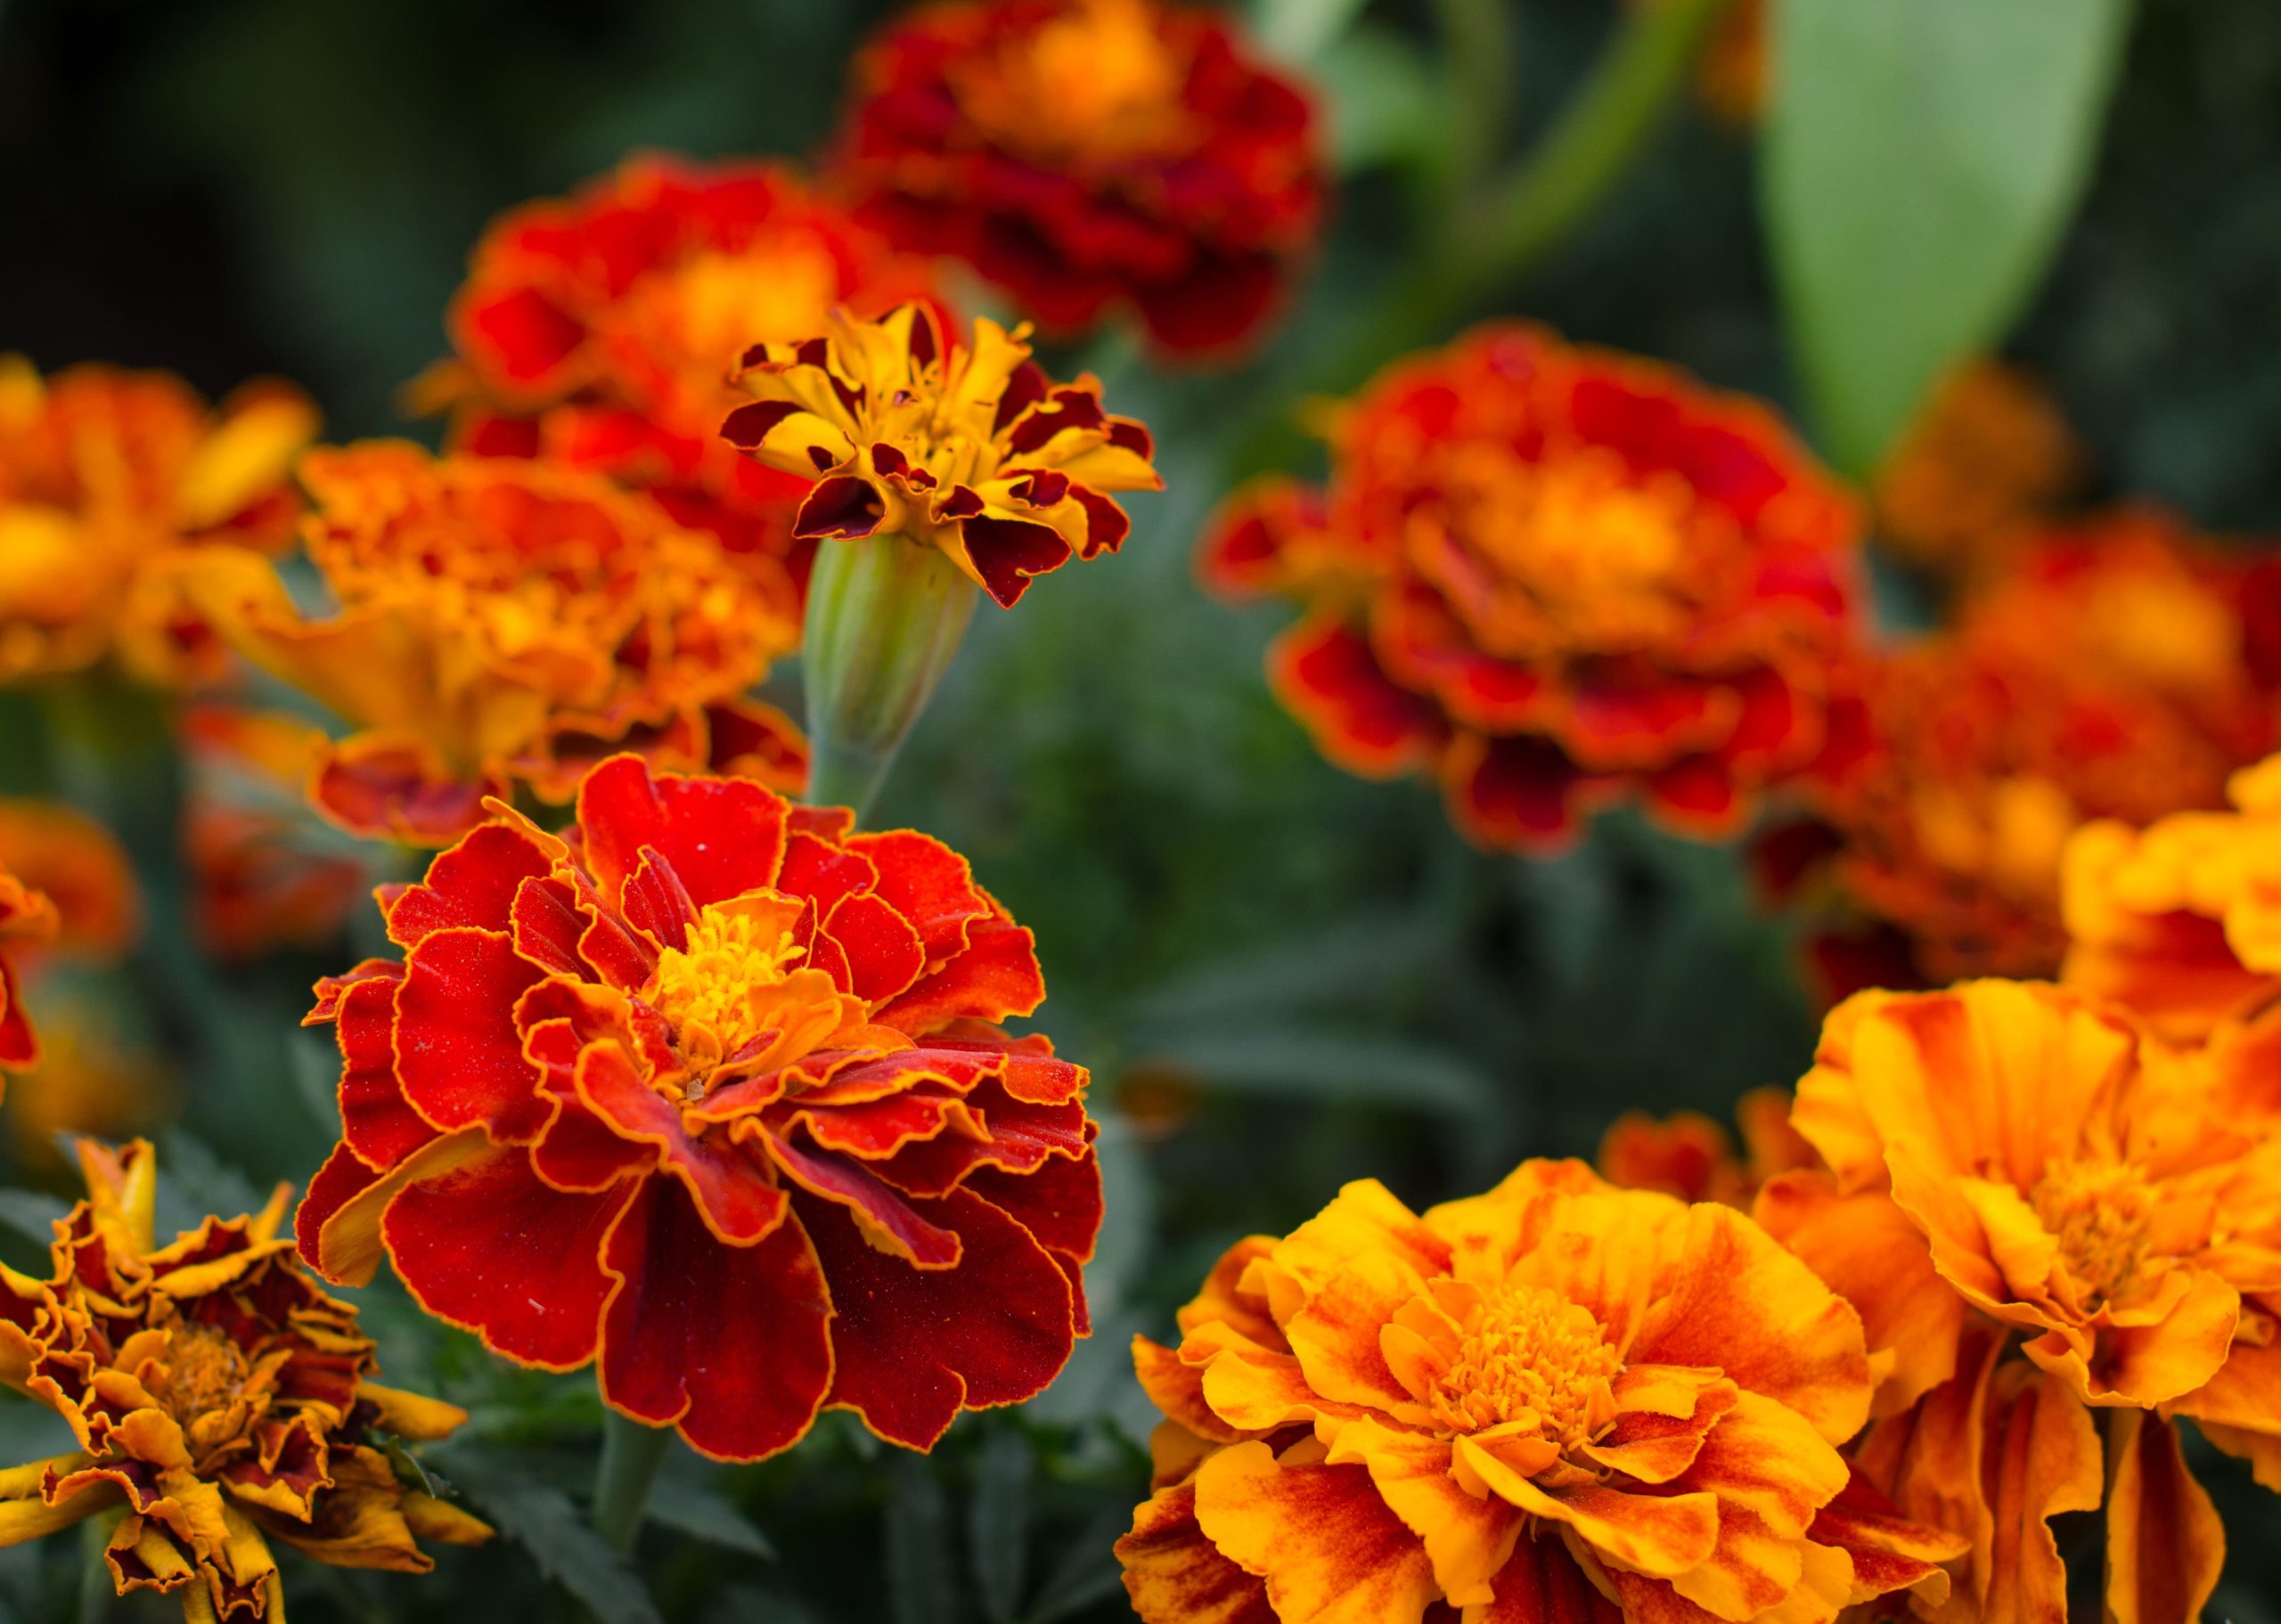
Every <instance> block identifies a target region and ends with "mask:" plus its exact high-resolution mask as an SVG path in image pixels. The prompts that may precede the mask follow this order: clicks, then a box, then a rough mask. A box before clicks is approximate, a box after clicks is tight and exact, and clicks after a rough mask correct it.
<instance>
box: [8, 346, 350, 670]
mask: <svg viewBox="0 0 2281 1624" xmlns="http://www.w3.org/2000/svg"><path fill="white" fill-rule="evenodd" d="M315 434H316V413H315V409H314V408H313V407H311V406H310V404H309V403H308V402H307V399H305V398H304V397H303V396H301V395H300V393H299V392H298V391H297V390H294V389H291V388H287V387H285V386H284V385H282V384H257V385H251V386H249V387H248V388H244V389H241V390H240V391H239V392H238V393H237V394H236V395H234V396H231V397H230V399H228V400H226V401H225V402H224V403H223V404H222V405H221V406H220V407H219V408H218V409H212V408H208V405H207V404H206V403H205V402H204V401H202V400H200V398H199V397H198V396H197V395H196V394H195V393H194V392H192V390H191V389H190V388H189V387H188V386H187V385H185V384H184V383H183V382H182V381H181V380H180V379H176V378H174V377H173V376H171V375H169V374H168V373H164V372H129V371H119V370H117V369H114V368H111V367H104V366H79V367H73V368H70V369H69V370H68V371H62V372H60V373H58V374H56V376H55V377H53V379H48V380H46V381H45V382H43V381H42V379H40V376H39V374H38V373H37V372H36V371H33V370H32V368H31V365H30V363H28V362H26V361H25V360H24V359H23V358H22V357H21V356H17V355H4V356H0V682H4V681H13V680H15V679H19V678H22V677H26V676H38V675H43V674H46V673H54V672H69V671H77V670H80V669H83V668H84V667H86V666H89V665H94V664H95V663H96V662H97V661H98V660H101V659H102V658H104V657H106V656H110V655H113V654H116V655H117V656H119V657H120V658H121V659H122V660H123V661H124V662H125V663H126V664H127V665H128V666H129V667H130V668H131V669H133V670H135V672H136V673H138V674H140V675H143V676H144V677H147V678H150V679H151V680H154V681H180V680H183V679H185V678H192V677H211V676H213V675H214V674H216V673H217V660H218V658H219V657H220V655H221V653H222V650H221V649H219V647H218V646H217V645H216V644H215V642H214V641H213V639H212V638H211V637H210V636H208V634H207V633H206V632H205V630H204V628H202V627H201V626H200V624H198V622H197V619H196V617H195V616H192V615H191V614H190V613H189V612H188V609H187V606H185V605H184V603H183V601H182V600H181V597H180V594H179V593H178V592H176V590H175V589H174V586H173V584H172V582H171V580H170V579H169V577H168V574H167V571H166V569H165V566H166V564H167V563H168V559H170V557H171V556H172V554H173V553H174V552H175V551H176V549H178V548H180V547H183V546H184V545H186V544H190V543H200V542H230V543H237V544H240V545H244V546H249V547H256V548H261V549H266V550H274V549H275V548H276V547H278V546H281V545H282V544H283V543H285V542H287V541H288V540H290V537H291V535H292V526H293V515H294V513H295V511H296V503H295V500H294V497H293V494H292V487H291V486H290V482H289V480H288V478H287V473H288V470H289V469H290V466H291V463H292V460H293V457H294V455H295V454H296V453H298V452H299V451H300V449H301V448H302V447H303V446H304V445H307V444H308V443H309V441H310V440H311V439H313V438H314V437H315Z"/></svg>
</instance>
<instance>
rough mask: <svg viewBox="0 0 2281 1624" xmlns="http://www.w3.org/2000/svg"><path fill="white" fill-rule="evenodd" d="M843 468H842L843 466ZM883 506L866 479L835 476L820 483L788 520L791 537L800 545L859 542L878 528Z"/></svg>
mask: <svg viewBox="0 0 2281 1624" xmlns="http://www.w3.org/2000/svg"><path fill="white" fill-rule="evenodd" d="M843 466H844V465H843ZM886 515H887V504H886V503H885V502H882V501H880V499H879V492H877V491H876V490H874V489H872V488H871V481H870V480H868V479H861V478H858V477H855V476H854V475H852V474H838V475H834V476H833V477H830V478H828V479H820V480H818V481H817V482H816V485H815V488H814V489H813V490H811V491H810V492H809V493H808V494H807V497H806V499H805V500H804V501H803V502H801V503H800V509H799V511H798V512H797V513H796V514H795V515H793V518H792V534H793V535H796V536H798V537H800V538H801V539H802V540H803V541H807V540H813V539H816V538H820V537H830V538H834V539H838V538H841V537H845V538H847V539H850V540H855V539H861V538H862V537H863V536H867V535H871V532H873V531H874V530H877V529H878V528H879V520H880V519H881V518H885V517H886Z"/></svg>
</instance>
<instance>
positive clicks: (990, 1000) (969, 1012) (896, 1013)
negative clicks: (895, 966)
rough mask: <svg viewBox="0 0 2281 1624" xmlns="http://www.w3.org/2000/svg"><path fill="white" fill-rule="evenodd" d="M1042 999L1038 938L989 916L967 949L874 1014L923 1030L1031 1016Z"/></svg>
mask: <svg viewBox="0 0 2281 1624" xmlns="http://www.w3.org/2000/svg"><path fill="white" fill-rule="evenodd" d="M1044 1001H1045V976H1044V975H1043V974H1042V972H1041V971H1040V970H1039V969H1038V965H1037V944H1036V942H1035V939H1034V938H1033V937H1032V936H1031V934H1030V933H1029V932H1028V931H1027V930H1025V929H1024V928H1022V927H1021V926H1018V925H1014V924H1011V923H1010V922H1008V921H1006V920H1003V919H989V920H985V921H983V922H981V923H979V924H977V925H976V926H974V928H973V932H972V934H971V935H970V936H969V945H968V947H967V950H966V951H964V952H963V953H961V954H960V955H959V956H958V957H957V958H955V959H952V960H951V961H950V962H949V963H948V964H946V965H944V967H942V968H941V969H939V970H937V971H936V972H935V973H934V974H933V975H928V976H925V977H923V978H921V979H920V981H919V983H917V984H916V985H914V986H913V987H912V989H911V991H910V992H906V993H904V994H903V996H902V997H901V998H899V999H897V1000H895V1002H893V1003H891V1004H889V1005H887V1008H884V1009H881V1010H879V1012H878V1014H877V1015H876V1016H873V1018H874V1019H875V1020H877V1021H879V1023H880V1024H882V1025H887V1026H895V1027H900V1028H901V1029H902V1030H903V1031H904V1032H931V1031H933V1030H934V1029H935V1028H936V1027H938V1026H942V1025H945V1024H948V1023H950V1022H952V1021H956V1020H976V1021H1002V1020H1004V1019H1006V1018H1007V1017H1008V1016H1023V1015H1028V1014H1029V1013H1031V1012H1032V1011H1033V1010H1034V1009H1035V1008H1037V1007H1038V1006H1039V1005H1040V1004H1042V1003H1043V1002H1044Z"/></svg>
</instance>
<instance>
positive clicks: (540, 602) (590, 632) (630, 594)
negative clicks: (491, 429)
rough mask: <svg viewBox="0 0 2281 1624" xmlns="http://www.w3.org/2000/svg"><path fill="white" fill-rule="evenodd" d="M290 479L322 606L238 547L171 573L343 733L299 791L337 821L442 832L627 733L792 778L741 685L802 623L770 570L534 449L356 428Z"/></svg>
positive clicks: (786, 737) (578, 767) (783, 725)
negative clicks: (516, 452) (478, 448)
mask: <svg viewBox="0 0 2281 1624" xmlns="http://www.w3.org/2000/svg"><path fill="white" fill-rule="evenodd" d="M301 478H302V481H303V483H304V484H305V485H306V486H307V487H308V490H309V494H310V498H311V501H312V502H313V503H314V510H313V512H312V513H311V515H310V518H309V521H308V525H307V535H306V540H307V548H308V553H309V559H310V561H311V562H312V563H313V564H315V567H316V568H317V571H318V573H319V574H320V575H322V576H323V579H324V583H325V585H326V586H327V588H328V589H329V590H330V592H331V597H332V600H333V602H334V604H335V605H336V606H337V607H336V608H334V610H333V612H332V613H331V614H330V615H327V616H323V617H317V616H311V615H308V614H305V613H304V612H303V611H302V610H301V609H300V608H298V606H297V604H296V603H295V602H294V600H293V598H292V596H291V594H290V592H288V591H287V589H286V587H285V584H284V583H283V582H282V580H281V579H280V578H279V577H278V575H276V573H275V572H274V570H273V569H272V568H271V567H269V566H268V565H267V564H266V562H265V561H263V560H262V559H258V558H257V557H255V556H254V555H253V554H251V553H249V552H247V551H243V550H238V549H220V548H217V549H207V550H203V551H200V552H198V553H195V554H193V555H192V556H191V557H190V558H189V559H187V560H186V562H185V564H184V570H183V574H184V581H185V583H186V585H187V587H188V590H189V591H190V592H191V594H192V597H193V598H194V599H195V600H196V601H197V603H198V604H199V606H200V608H201V609H202V610H203V611H204V612H205V613H206V614H207V616H208V617H209V618H210V619H211V620H212V622H213V624H214V625H215V627H216V628H217V631H219V632H221V633H222V635H224V636H225V637H226V638H228V639H229V640H230V641H231V642H232V643H233V645H235V646H236V647H237V648H238V649H240V650H241V652H243V653H244V654H245V655H246V657H248V658H249V659H251V660H253V661H254V662H255V663H256V664H257V665H261V666H262V667H264V668H265V669H266V670H268V671H270V672H272V673H274V674H276V675H277V676H279V677H281V678H282V679H283V680H284V681H289V682H291V683H293V684H294V685H295V686H297V687H298V688H300V689H302V690H304V691H306V692H307V693H309V694H311V695H312V696H314V697H315V698H317V699H319V700H321V701H323V703H324V704H325V705H327V706H330V707H331V709H332V710H333V711H335V712H336V713H337V714H339V715H340V716H341V717H342V718H343V719H344V720H345V721H347V722H348V723H349V724H350V726H351V727H352V729H354V731H353V732H352V733H351V734H350V736H349V737H348V738H347V739H342V740H341V741H339V743H337V744H333V745H330V746H328V747H325V749H324V750H323V753H322V755H321V757H320V759H319V761H318V763H317V765H316V769H315V774H314V776H313V778H312V779H311V786H310V798H311V799H312V801H314V802H315V804H316V806H317V808H318V809H319V810H320V811H321V812H323V813H324V814H325V815H326V816H327V817H329V818H331V819H332V820H334V821H335V822H337V823H339V824H340V825H341V826H342V827H343V828H347V829H349V830H350V831H352V832H354V833H356V834H363V835H386V836H392V837H394V838H397V839H399V840H405V841H409V842H413V843H414V844H423V845H443V844H445V843H446V842H448V841H450V840H451V839H453V838H454V837H455V836H458V835H460V834H462V833H463V832H465V830H467V829H468V828H470V826H472V825H473V824H474V823H475V822H476V821H477V820H478V819H479V818H480V817H481V816H482V812H481V806H482V802H483V798H484V796H486V795H495V794H498V795H503V794H505V793H506V792H507V790H508V788H509V787H510V786H511V785H517V784H519V785H523V786H527V788H529V790H530V791H531V793H533V794H534V795H536V796H537V797H538V798H539V799H541V800H543V801H546V802H549V803H561V802H565V801H568V799H569V797H570V796H571V794H572V793H573V792H574V791H575V789H576V786H577V782H578V779H579V777H580V775H581V774H582V773H583V772H584V771H585V769H586V767H587V766H589V765H590V764H592V763H593V762H594V761H595V760H597V759H599V758H601V756H604V755H609V754H611V753H613V752H615V751H616V750H617V749H620V748H625V747H632V748H638V749H640V750H642V751H643V752H644V753H645V754H648V755H651V756H653V757H654V758H655V759H657V760H658V761H659V762H661V763H666V764H669V765H681V766H705V765H708V764H712V763H715V761H717V760H719V759H720V758H721V757H722V756H723V755H724V754H728V753H731V752H733V753H735V754H736V755H739V756H740V758H741V759H742V761H743V762H744V763H747V765H748V766H749V767H750V768H751V769H753V770H756V771H764V773H765V775H766V776H768V777H770V778H771V779H773V780H775V781H778V782H783V781H788V780H795V781H796V780H797V778H798V777H799V774H800V771H801V770H802V766H801V760H802V758H801V749H800V746H799V743H798V737H797V732H796V730H794V729H793V727H792V724H791V723H790V722H789V721H787V720H785V719H784V718H783V717H782V716H781V715H780V714H777V713H776V712H775V711H773V710H772V709H770V708H768V707H767V706H760V705H757V704H755V703H753V702H750V701H748V700H747V699H745V698H744V697H743V696H744V695H745V693H746V691H747V690H748V689H750V688H751V687H752V686H753V685H754V684H755V683H756V682H757V681H759V680H760V677H761V675H762V673H764V671H765V670H766V669H767V666H768V663H769V661H770V660H771V659H772V658H773V657H775V656H777V655H779V654H781V653H783V652H785V651H786V650H787V649H790V648H791V647H792V646H793V645H794V644H795V643H796V642H797V641H798V629H797V620H796V619H795V617H794V616H795V613H796V611H795V608H794V605H793V600H792V595H791V592H790V588H789V583H787V582H786V581H785V580H784V578H783V576H782V575H781V572H779V573H778V574H777V575H775V577H774V584H773V587H772V586H771V585H770V584H768V583H767V582H765V581H764V579H763V577H762V576H760V575H756V574H755V573H754V572H753V571H752V570H751V569H750V568H749V567H732V565H731V564H730V563H729V561H728V559H726V558H725V557H724V554H723V553H722V551H721V549H720V547H719V545H718V544H717V543H715V541H714V540H713V539H712V538H711V537H709V536H706V535H699V534H698V533H696V532H693V531H688V530H683V529H681V528H679V527H677V526H674V524H673V522H672V521H671V520H670V519H669V518H666V514H665V513H664V511H663V510H661V509H659V508H658V507H657V506H656V505H655V504H654V503H652V502H650V501H649V500H648V499H647V498H644V497H641V496H638V495H633V494H626V493H624V492H621V491H619V490H617V489H616V488H615V487H613V486H611V485H610V484H609V482H608V481H607V480H605V479H604V478H603V477H601V475H599V474H593V473H588V472H582V471H579V470H576V469H563V468H558V467H555V466H553V465H551V464H545V463H537V462H527V461H510V460H504V459H496V458H470V457H446V458H443V459H441V460H437V459H432V458H430V457H429V455H428V454H427V453H425V452H423V451H421V450H420V449H418V448H417V447H415V446H412V445H401V444H397V443H391V442H372V443H367V444H364V445H356V446H351V447H348V448H347V449H345V450H339V451H321V452H314V453H310V455H309V456H308V457H307V458H306V459H304V461H303V463H302V468H301Z"/></svg>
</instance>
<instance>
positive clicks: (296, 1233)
mask: <svg viewBox="0 0 2281 1624" xmlns="http://www.w3.org/2000/svg"><path fill="white" fill-rule="evenodd" d="M379 1178H380V1174H379V1172H378V1171H375V1170H374V1169H372V1168H370V1167H367V1166H366V1165H365V1164H364V1162H362V1161H361V1160H359V1159H358V1157H357V1155H356V1152H355V1151H353V1150H351V1149H349V1148H348V1147H347V1146H346V1145H335V1146H334V1147H332V1154H331V1155H329V1156H327V1157H326V1158H325V1159H324V1165H323V1167H320V1168H319V1169H317V1172H316V1177H315V1178H314V1179H310V1180H309V1187H308V1189H307V1191H306V1192H304V1193H303V1195H302V1196H301V1204H300V1206H299V1207H298V1208H297V1209H296V1210H295V1211H294V1213H293V1242H294V1245H297V1246H298V1247H299V1248H300V1251H301V1256H302V1257H303V1258H304V1259H306V1260H307V1262H308V1264H309V1266H310V1267H311V1268H312V1269H315V1268H317V1267H318V1263H319V1260H318V1257H317V1232H318V1231H319V1230H321V1229H323V1228H324V1221H325V1220H326V1219H328V1218H331V1216H332V1215H333V1214H334V1213H335V1212H339V1211H340V1209H341V1208H342V1207H344V1206H346V1205H347V1204H348V1203H349V1202H351V1201H353V1200H355V1199H356V1196H357V1195H358V1194H359V1193H360V1192H361V1191H364V1190H366V1189H369V1188H371V1187H372V1185H373V1184H374V1183H375V1182H376V1181H377V1180H378V1179H379Z"/></svg>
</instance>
